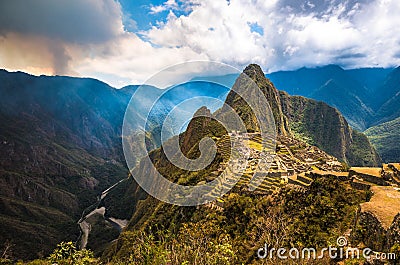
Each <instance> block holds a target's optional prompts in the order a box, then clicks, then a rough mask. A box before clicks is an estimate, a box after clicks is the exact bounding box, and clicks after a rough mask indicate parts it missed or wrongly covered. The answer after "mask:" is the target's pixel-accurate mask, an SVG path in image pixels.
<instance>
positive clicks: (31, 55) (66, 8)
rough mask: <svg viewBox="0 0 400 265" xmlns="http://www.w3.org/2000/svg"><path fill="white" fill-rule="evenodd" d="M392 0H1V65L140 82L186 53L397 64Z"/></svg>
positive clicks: (282, 62) (399, 39)
mask: <svg viewBox="0 0 400 265" xmlns="http://www.w3.org/2000/svg"><path fill="white" fill-rule="evenodd" d="M399 14H400V1H398V0H347V1H339V0H308V1H302V0H268V1H265V0H230V1H227V0H186V1H180V0H167V1H166V0H154V1H144V0H119V1H115V0H35V1H33V0H1V1H0V68H4V69H7V70H10V71H16V70H21V71H24V72H28V73H32V74H36V75H39V74H47V75H55V74H57V75H72V76H87V77H94V78H97V79H100V80H103V81H105V82H107V83H109V84H111V85H113V86H115V87H121V86H123V85H126V84H138V83H141V82H143V81H145V80H146V79H147V78H148V77H150V76H151V75H153V74H155V73H156V72H157V71H159V70H161V69H163V68H165V67H167V66H170V65H173V64H176V63H180V62H184V61H193V60H212V61H218V62H224V63H226V64H230V65H233V66H235V67H237V68H239V69H241V68H243V67H244V66H245V65H247V64H249V63H258V64H260V65H261V66H262V68H263V69H264V70H265V71H266V72H271V71H276V70H283V69H296V68H300V67H303V66H308V67H312V66H318V65H326V64H331V63H334V64H339V65H341V66H343V67H346V68H356V67H377V66H380V67H389V66H397V65H400V23H399V22H400V17H399Z"/></svg>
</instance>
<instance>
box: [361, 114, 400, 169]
mask: <svg viewBox="0 0 400 265" xmlns="http://www.w3.org/2000/svg"><path fill="white" fill-rule="evenodd" d="M365 134H366V135H367V137H368V138H369V140H370V141H371V143H372V144H373V145H374V146H375V148H376V150H377V151H378V153H379V155H380V156H381V158H382V160H383V161H385V162H397V161H400V145H399V139H400V118H397V119H395V120H392V121H389V122H385V123H382V124H380V125H377V126H374V127H371V128H369V129H368V130H366V131H365Z"/></svg>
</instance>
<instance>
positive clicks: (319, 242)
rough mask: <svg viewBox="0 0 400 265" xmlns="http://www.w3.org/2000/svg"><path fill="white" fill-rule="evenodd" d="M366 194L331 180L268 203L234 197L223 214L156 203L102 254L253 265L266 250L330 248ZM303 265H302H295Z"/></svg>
mask: <svg viewBox="0 0 400 265" xmlns="http://www.w3.org/2000/svg"><path fill="white" fill-rule="evenodd" d="M366 198H367V194H366V192H365V191H356V190H353V189H350V188H349V186H348V184H346V183H343V182H339V181H338V180H337V179H336V178H334V177H322V178H320V179H317V180H316V181H314V182H313V183H312V184H311V186H310V187H309V188H307V190H306V192H300V191H295V190H291V189H282V190H281V191H280V192H279V193H278V194H276V195H273V196H259V195H255V194H253V193H242V192H231V193H229V194H228V195H226V196H224V198H223V210H222V212H221V211H219V212H217V211H215V210H212V209H210V208H207V207H205V206H202V207H198V208H197V209H195V208H193V207H189V208H187V207H186V208H185V207H177V206H171V205H166V204H164V203H161V202H158V201H156V200H155V199H153V198H147V199H146V200H145V201H143V205H142V207H143V208H145V209H147V213H148V212H151V214H147V213H144V212H142V213H138V214H136V215H135V216H134V218H133V219H132V221H131V224H132V226H130V227H129V228H128V229H127V230H126V231H125V232H123V233H122V235H121V236H120V238H119V239H118V241H117V242H115V243H114V244H113V246H112V247H110V248H109V250H108V251H107V252H106V253H105V254H104V256H103V260H105V261H110V262H111V263H113V264H114V263H115V264H257V263H258V262H259V260H258V258H257V257H256V251H257V249H258V248H260V247H262V246H263V245H264V243H265V242H266V243H268V244H269V245H270V246H271V247H277V246H280V247H294V246H297V247H304V246H307V247H317V248H319V247H324V246H327V245H332V244H333V243H334V242H335V240H336V238H337V237H338V236H340V235H342V234H343V233H344V232H345V231H346V230H347V229H349V228H350V227H351V225H352V222H353V221H354V218H355V213H356V210H357V209H358V205H359V203H361V202H364V201H365V200H366ZM299 263H301V262H299Z"/></svg>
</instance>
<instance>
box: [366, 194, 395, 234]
mask: <svg viewBox="0 0 400 265" xmlns="http://www.w3.org/2000/svg"><path fill="white" fill-rule="evenodd" d="M371 191H372V192H373V193H374V195H373V196H372V198H371V200H370V201H369V202H366V203H363V204H361V211H363V212H371V213H373V214H374V215H375V216H376V217H377V218H378V219H379V220H380V221H381V222H382V226H383V227H384V228H385V229H387V228H389V226H390V225H391V224H392V222H393V219H394V217H395V216H396V215H397V214H398V213H399V212H400V192H399V191H397V190H395V189H394V188H393V187H382V186H373V187H371Z"/></svg>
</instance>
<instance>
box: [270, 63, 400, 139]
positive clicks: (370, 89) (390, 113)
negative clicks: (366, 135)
mask: <svg viewBox="0 0 400 265" xmlns="http://www.w3.org/2000/svg"><path fill="white" fill-rule="evenodd" d="M267 77H268V78H269V79H270V80H271V81H272V82H273V83H274V84H275V85H276V87H277V88H278V89H280V90H284V91H286V92H288V93H289V94H291V95H299V96H304V97H309V98H313V99H316V100H321V101H324V102H326V103H328V104H329V105H331V106H333V107H336V108H337V109H338V110H339V111H340V112H341V113H342V114H343V115H344V116H345V117H346V119H347V120H348V121H349V124H350V125H351V126H353V127H354V128H355V129H358V130H361V131H364V130H365V129H367V128H369V127H371V126H372V125H376V124H379V123H380V122H382V121H388V120H390V119H394V118H396V117H395V116H396V115H397V114H396V113H398V111H399V109H400V108H399V107H398V106H395V104H394V100H395V98H396V94H397V93H398V92H399V91H400V68H396V69H384V68H362V69H355V70H344V69H343V68H341V67H339V66H337V65H328V66H325V67H319V68H301V69H299V70H296V71H282V72H276V73H271V74H268V75H267ZM390 102H393V103H390ZM398 114H400V113H398Z"/></svg>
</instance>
